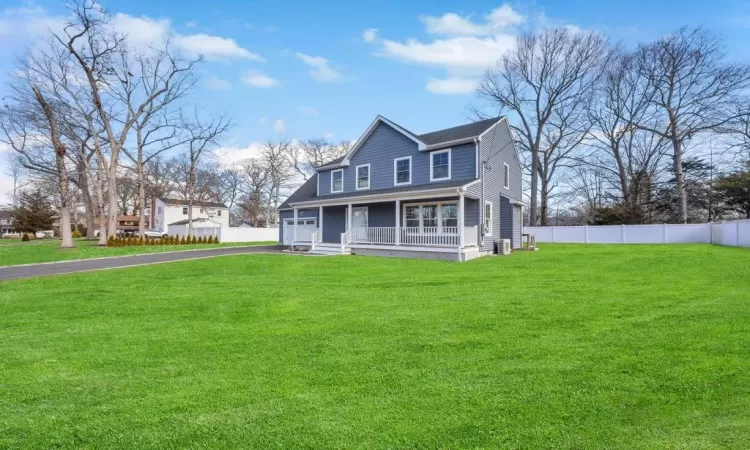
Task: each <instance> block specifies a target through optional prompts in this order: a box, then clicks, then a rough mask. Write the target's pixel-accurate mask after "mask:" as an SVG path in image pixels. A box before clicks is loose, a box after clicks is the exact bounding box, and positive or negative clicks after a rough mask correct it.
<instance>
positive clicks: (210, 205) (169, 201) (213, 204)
mask: <svg viewBox="0 0 750 450" xmlns="http://www.w3.org/2000/svg"><path fill="white" fill-rule="evenodd" d="M161 201H163V202H164V203H166V204H167V205H181V206H187V204H188V201H187V200H181V199H178V198H162V199H161ZM193 206H205V207H207V208H226V207H227V205H225V204H224V203H219V202H199V201H197V200H194V201H193Z"/></svg>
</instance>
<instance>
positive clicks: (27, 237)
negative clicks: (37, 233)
mask: <svg viewBox="0 0 750 450" xmlns="http://www.w3.org/2000/svg"><path fill="white" fill-rule="evenodd" d="M21 240H22V241H23V242H29V241H30V240H31V238H30V237H29V235H28V234H27V233H24V234H23V237H22V238H21Z"/></svg>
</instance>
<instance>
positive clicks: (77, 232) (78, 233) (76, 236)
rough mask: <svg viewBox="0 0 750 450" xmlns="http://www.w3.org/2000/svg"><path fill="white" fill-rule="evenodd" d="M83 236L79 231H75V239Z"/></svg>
mask: <svg viewBox="0 0 750 450" xmlns="http://www.w3.org/2000/svg"><path fill="white" fill-rule="evenodd" d="M81 236H82V235H81V232H80V231H78V230H75V231H73V237H74V238H79V237H81Z"/></svg>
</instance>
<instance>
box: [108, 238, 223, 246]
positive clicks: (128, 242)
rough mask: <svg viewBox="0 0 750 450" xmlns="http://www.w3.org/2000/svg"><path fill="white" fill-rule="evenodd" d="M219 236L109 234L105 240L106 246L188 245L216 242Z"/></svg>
mask: <svg viewBox="0 0 750 450" xmlns="http://www.w3.org/2000/svg"><path fill="white" fill-rule="evenodd" d="M218 243H219V238H217V237H216V236H208V237H205V238H204V237H203V236H201V237H199V238H196V237H195V236H193V237H188V238H186V237H185V236H182V237H181V238H180V237H177V236H167V237H165V238H161V239H143V236H141V237H138V238H135V237H114V236H110V237H109V239H108V240H107V246H108V247H131V246H139V245H188V244H191V245H192V244H218Z"/></svg>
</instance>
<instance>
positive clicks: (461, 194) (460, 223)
mask: <svg viewBox="0 0 750 450" xmlns="http://www.w3.org/2000/svg"><path fill="white" fill-rule="evenodd" d="M458 246H459V247H460V248H464V192H463V191H460V192H459V193H458Z"/></svg>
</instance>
